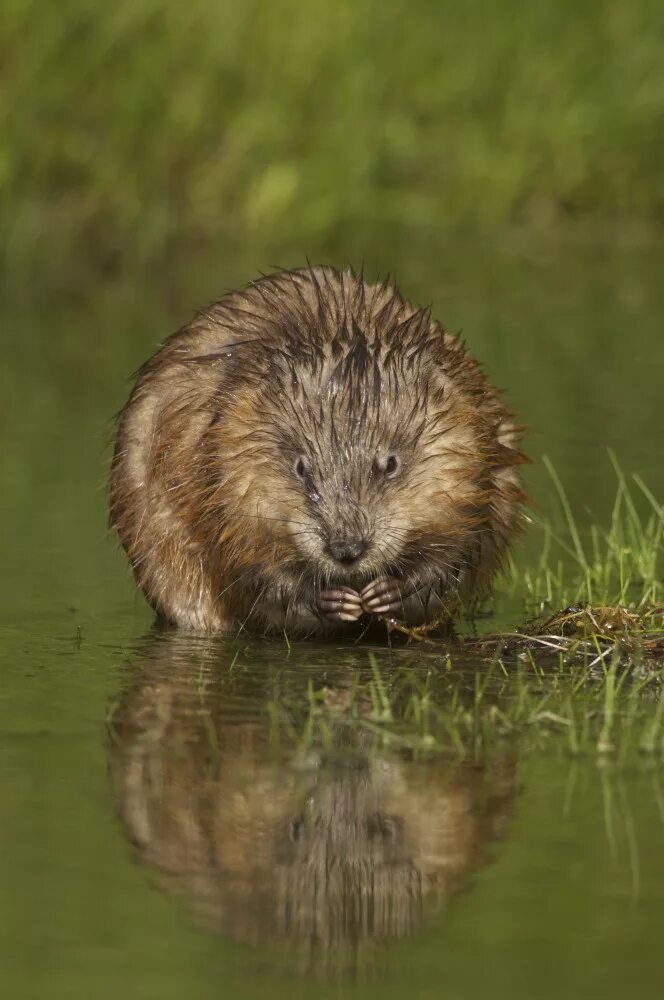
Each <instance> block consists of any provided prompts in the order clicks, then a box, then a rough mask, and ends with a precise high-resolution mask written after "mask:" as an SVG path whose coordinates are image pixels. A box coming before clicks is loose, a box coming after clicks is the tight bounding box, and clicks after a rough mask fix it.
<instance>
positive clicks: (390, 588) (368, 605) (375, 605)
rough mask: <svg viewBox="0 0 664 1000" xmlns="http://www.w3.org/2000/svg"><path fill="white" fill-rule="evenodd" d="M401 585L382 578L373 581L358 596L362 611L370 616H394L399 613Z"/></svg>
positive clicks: (398, 581) (398, 582)
mask: <svg viewBox="0 0 664 1000" xmlns="http://www.w3.org/2000/svg"><path fill="white" fill-rule="evenodd" d="M401 587H402V583H401V581H400V580H395V579H394V578H393V577H390V576H384V577H381V578H380V579H378V580H374V581H373V582H372V583H370V584H369V585H368V586H366V587H365V588H364V590H363V591H362V593H361V594H360V598H361V600H362V608H363V610H364V611H365V612H366V613H367V614H370V615H396V614H399V613H400V612H401V603H402V600H403V594H402V592H401Z"/></svg>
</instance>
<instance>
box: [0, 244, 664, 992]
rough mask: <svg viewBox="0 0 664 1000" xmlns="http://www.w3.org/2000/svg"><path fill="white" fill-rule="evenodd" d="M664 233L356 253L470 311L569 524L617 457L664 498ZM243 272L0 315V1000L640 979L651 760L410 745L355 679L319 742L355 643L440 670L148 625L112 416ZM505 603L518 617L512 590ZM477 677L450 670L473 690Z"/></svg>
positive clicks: (456, 322) (342, 692)
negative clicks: (322, 717)
mask: <svg viewBox="0 0 664 1000" xmlns="http://www.w3.org/2000/svg"><path fill="white" fill-rule="evenodd" d="M663 249H664V248H663V247H661V246H639V247H623V248H620V247H608V246H607V245H606V244H605V243H603V242H602V241H600V240H587V241H585V242H584V243H583V244H581V245H579V244H576V245H574V246H570V245H560V246H555V245H550V244H549V245H546V246H538V247H537V248H536V249H534V248H533V247H532V246H530V247H526V246H522V245H520V244H519V242H518V241H514V240H513V241H512V242H511V243H508V242H507V241H505V243H502V242H501V241H497V240H493V241H487V242H485V243H481V244H478V243H463V242H462V243H461V244H458V243H455V244H452V243H450V242H443V241H439V242H438V243H436V242H434V241H432V240H429V241H424V240H422V239H420V240H419V242H418V238H414V239H413V240H411V241H409V243H408V247H407V250H408V252H407V253H406V247H399V246H398V245H393V244H391V243H390V241H388V240H386V241H385V245H382V246H381V250H380V252H377V253H374V254H373V255H368V256H367V258H366V265H367V270H368V271H369V272H370V273H371V272H374V273H375V271H376V270H382V271H383V272H385V271H386V270H387V269H388V268H389V269H390V270H392V271H395V272H396V274H397V276H398V278H399V281H400V285H401V286H402V289H403V291H404V292H405V293H406V294H408V295H410V296H412V297H413V298H415V299H419V300H422V301H433V303H434V312H435V314H436V315H437V316H439V317H440V318H441V319H442V320H443V321H444V322H445V323H446V324H447V325H448V326H449V327H450V328H452V329H459V328H463V331H464V335H465V337H466V340H467V342H468V345H469V347H470V348H471V349H472V350H473V351H474V352H475V353H476V354H477V355H478V356H480V357H481V358H482V360H483V361H484V362H485V364H486V367H487V368H488V370H489V371H490V373H491V375H492V377H493V379H494V380H495V381H496V382H497V383H498V384H500V385H502V386H504V387H505V388H506V390H507V391H508V395H509V399H510V401H511V403H512V405H513V407H514V408H515V410H516V411H517V412H518V414H519V416H520V418H521V419H522V420H523V422H524V423H526V424H527V425H528V426H529V427H530V428H531V432H530V435H529V439H528V450H529V452H530V454H531V456H532V457H533V459H534V462H533V466H532V467H531V468H530V469H529V470H528V471H527V478H528V487H529V489H530V491H531V493H532V494H533V496H534V498H535V500H536V502H537V504H538V505H539V506H540V507H541V508H542V509H543V510H545V511H552V512H553V513H554V515H555V510H554V507H553V505H552V498H551V497H550V487H549V484H548V479H547V476H546V474H545V472H544V471H543V469H542V466H541V463H539V462H538V457H539V456H541V455H542V454H544V453H546V454H548V455H550V456H551V458H552V459H553V461H554V463H555V466H556V468H557V470H558V472H559V474H560V476H561V478H562V479H563V481H564V482H565V484H566V487H567V490H568V493H569V496H570V500H571V502H572V505H573V507H574V510H575V512H576V513H577V515H578V517H579V519H580V522H581V523H582V524H583V523H589V521H590V520H591V518H593V517H596V518H599V519H602V518H605V517H606V515H607V512H608V511H609V509H610V506H611V502H612V499H613V495H614V490H615V476H614V472H613V470H612V467H611V465H610V462H609V461H608V458H607V455H606V447H607V446H611V447H612V448H613V449H614V450H615V452H616V453H617V455H618V456H619V458H620V461H621V463H622V465H623V467H624V468H625V470H626V471H627V472H630V471H637V472H639V474H640V475H641V476H642V477H643V479H645V480H646V481H647V482H648V484H649V485H650V487H651V488H652V490H653V492H654V493H655V495H656V496H657V497H659V498H660V499H661V498H662V496H664V463H663V462H662V452H663V445H662V433H661V432H662V419H661V403H660V398H661V385H662V372H663V371H664V335H663V334H664V331H663V329H662V317H663V316H664V286H662V283H661V260H662V250H663ZM328 256H329V255H328ZM299 259H300V257H299V256H298V255H296V254H295V253H293V254H292V255H291V256H290V257H289V256H288V255H286V259H282V260H281V261H280V263H282V264H291V263H296V262H297V261H298V260H299ZM263 264H264V262H262V261H260V262H259V261H254V260H250V259H246V260H235V261H233V262H231V263H228V262H219V261H210V260H208V261H203V262H200V261H199V262H197V263H196V265H195V266H192V267H191V268H190V269H189V270H188V272H187V273H183V276H182V279H181V282H180V284H179V285H178V286H173V285H172V284H169V285H168V286H166V285H165V284H163V285H160V282H159V278H158V276H155V283H154V285H153V286H152V287H150V288H147V289H145V288H141V289H138V288H132V287H128V286H124V287H122V288H117V287H114V288H107V289H101V290H100V289H97V290H95V292H94V293H91V294H90V295H84V294H82V295H80V296H79V297H77V298H76V299H72V298H71V297H70V298H67V299H65V298H64V297H63V298H61V299H59V300H58V299H56V298H53V299H51V300H50V301H48V302H41V303H34V302H32V303H26V302H25V301H24V302H23V303H22V304H17V303H14V304H6V306H5V308H4V311H3V314H2V317H1V318H0V330H1V332H0V336H1V337H2V347H3V364H2V369H1V372H0V428H1V430H0V433H1V434H2V455H3V462H2V492H1V496H0V509H1V512H2V525H3V542H2V553H3V558H2V570H3V572H2V575H1V577H0V593H1V597H2V603H1V607H2V613H1V616H0V621H1V626H0V628H1V633H0V641H1V650H2V660H3V664H2V682H1V684H0V760H1V761H2V781H1V783H0V837H1V838H2V850H1V851H0V885H1V886H2V891H1V893H0V921H1V922H0V928H1V930H0V934H1V941H2V962H1V963H0V982H1V983H2V987H3V995H4V996H8V997H17V998H23V997H25V998H32V997H38V998H46V997H48V998H51V997H53V998H57V1000H59V998H63V1000H64V998H67V1000H69V998H76V997H86V998H87V997H90V996H95V997H102V998H103V997H107V996H108V997H109V998H110V997H115V996H117V995H118V994H121V995H125V996H127V997H131V998H134V997H136V998H142V997H145V998H148V997H155V996H159V997H167V998H168V997H174V998H175V997H192V998H194V997H208V996H217V995H219V996H236V995H237V996H240V997H243V996H245V997H256V996H263V995H266V996H267V995H271V996H284V997H285V996H293V995H295V996H298V995H309V994H310V993H311V992H312V991H314V990H315V991H316V992H317V993H318V994H319V995H321V996H328V995H329V996H332V995H334V996H339V995H344V996H346V995H349V996H350V995H353V996H355V995H357V996H367V997H369V996H379V995H380V996H381V997H391V996H395V997H396V996H402V995H403V994H404V992H405V991H409V992H410V993H413V994H415V995H417V996H439V995H446V996H450V997H459V998H466V997H469V998H470V997H473V998H474V997H485V996H487V995H498V996H505V997H523V998H530V997H532V996H542V997H549V996H550V997H558V996H563V995H564V996H570V995H571V996H583V997H594V996H598V997H599V996H602V997H613V996H615V997H618V996H620V997H622V996H623V995H624V994H625V993H626V992H628V991H629V992H630V993H631V995H634V996H637V997H650V996H653V997H654V996H659V995H660V994H661V983H662V977H663V974H664V957H663V956H662V950H661V946H660V942H659V937H660V934H659V929H660V926H661V921H662V919H663V918H664V853H663V852H662V850H661V844H662V837H663V836H664V775H662V769H661V761H660V758H653V757H648V758H639V757H638V756H637V755H635V754H626V755H622V756H621V755H619V756H618V758H617V759H613V760H608V761H601V760H598V759H597V757H596V756H595V755H593V754H589V755H586V756H582V757H579V758H573V757H571V756H570V754H569V753H568V752H567V750H566V744H565V742H564V740H562V739H560V738H558V736H557V735H556V733H555V732H553V733H552V735H551V736H550V738H549V739H547V740H539V739H536V738H534V737H532V738H529V737H526V738H524V739H521V740H519V741H518V742H514V741H511V740H504V741H499V742H498V743H496V744H495V745H492V747H491V749H490V750H489V749H486V748H482V747H479V748H477V747H476V748H473V747H470V748H468V750H467V752H465V753H459V752H457V753H450V754H443V755H438V756H436V755H432V754H430V755H426V754H424V755H418V754H413V753H411V752H410V751H406V750H405V749H403V748H400V746H399V745H398V744H389V743H386V742H385V741H383V740H382V739H381V738H380V724H379V723H376V724H374V722H372V719H373V718H374V716H375V706H372V705H371V704H369V703H365V702H364V701H363V700H362V699H360V700H359V701H358V703H357V705H356V715H355V722H356V723H357V725H348V724H347V722H344V717H343V712H342V711H341V709H340V711H339V713H338V715H337V716H335V715H334V714H333V715H332V723H331V725H330V726H329V727H328V730H327V731H326V732H325V733H324V734H323V736H324V738H323V737H322V736H321V734H320V732H314V731H312V729H311V714H310V713H308V712H307V711H306V710H305V708H306V706H307V705H308V704H310V703H311V697H312V692H314V693H315V692H317V691H320V690H322V689H323V688H326V689H328V691H329V692H330V698H331V699H332V703H333V704H334V703H335V699H336V701H337V702H338V703H339V705H341V706H342V707H343V705H344V701H345V700H347V699H348V697H349V693H348V692H349V690H350V688H351V686H352V683H353V679H354V678H356V677H361V676H364V675H365V674H366V673H367V671H369V672H370V671H371V670H372V669H373V668H372V667H371V663H370V660H369V654H370V652H373V655H374V656H375V660H374V661H373V663H374V667H377V668H378V669H379V670H380V673H381V676H382V677H383V678H387V679H388V681H389V677H390V675H391V674H392V673H393V672H394V671H398V670H410V671H412V672H413V674H414V675H416V674H417V672H418V671H420V672H424V673H425V674H426V672H427V670H433V671H435V670H440V669H443V666H442V659H440V658H438V659H437V660H436V659H435V658H434V659H431V660H427V659H426V658H425V654H418V653H413V651H412V650H389V649H374V650H373V651H371V650H368V649H363V648H356V649H353V650H347V649H342V648H337V646H335V644H332V645H329V646H326V647H320V646H315V645H313V644H306V643H301V644H294V645H293V647H292V648H291V649H290V650H289V649H288V648H287V647H286V645H285V644H284V643H283V642H281V641H274V642H266V641H260V642H257V641H254V642H252V641H250V640H249V639H247V640H246V641H243V642H242V644H240V645H238V644H229V643H228V642H224V641H219V642H214V641H213V642H210V641H201V640H195V639H187V638H183V637H178V636H172V635H169V636H159V635H157V634H154V633H152V632H151V618H150V613H149V611H148V610H147V608H146V607H145V605H144V603H143V601H142V599H141V598H140V597H139V596H138V595H137V594H136V593H135V591H134V587H133V584H132V582H131V579H130V577H129V574H128V573H127V570H126V568H125V564H124V559H123V558H122V556H121V554H120V553H118V552H117V550H116V547H115V544H114V541H113V539H112V538H110V537H109V536H108V535H107V532H106V528H105V509H104V491H103V484H104V476H105V463H106V461H107V457H108V447H107V442H108V438H109V417H110V415H111V414H112V413H113V412H114V410H116V409H117V408H118V406H120V405H121V403H122V402H123V399H124V397H125V395H126V392H127V389H128V380H127V379H128V373H129V372H130V371H131V370H133V369H134V368H135V367H136V366H137V365H138V364H139V363H140V362H141V361H142V360H143V359H144V358H145V357H146V356H147V355H148V354H149V353H150V351H151V350H152V349H153V348H154V345H155V344H156V343H157V342H158V341H159V340H160V339H161V338H162V337H163V336H164V335H165V334H166V333H168V332H169V331H170V330H172V329H174V328H175V327H176V326H177V325H178V324H179V323H181V322H183V321H184V320H186V318H187V317H188V315H189V313H190V312H191V309H192V308H193V307H194V306H196V305H198V304H200V303H201V302H204V301H207V300H209V299H210V298H213V297H214V296H215V295H216V294H218V293H219V292H220V291H222V290H223V289H224V288H225V287H228V286H232V285H233V284H235V283H236V282H238V281H241V280H244V279H246V278H248V277H249V276H251V275H252V274H253V273H254V272H255V271H256V270H258V268H259V267H260V266H262V265H263ZM537 544H538V543H537V539H536V538H535V537H534V536H531V537H529V538H527V539H526V540H525V541H524V543H523V545H522V547H521V549H520V553H519V556H518V558H519V559H520V560H521V561H523V562H524V563H525V562H527V561H528V560H529V559H532V558H533V556H534V555H536V554H537ZM498 610H499V612H500V614H501V615H502V616H503V619H508V620H510V621H511V622H512V623H516V622H518V616H519V614H520V613H521V609H520V606H519V597H518V595H517V597H516V598H513V599H512V600H511V601H510V602H507V601H503V602H502V604H501V602H500V601H499V603H498ZM477 666H478V665H477V664H473V663H472V662H471V663H469V662H465V663H464V664H463V665H459V666H455V665H454V664H453V665H452V668H451V670H452V674H454V672H455V671H456V672H457V673H458V679H459V685H460V689H463V690H466V689H467V691H468V692H469V694H468V696H469V697H471V698H472V690H473V684H474V675H475V670H476V668H477ZM480 669H481V668H480ZM386 691H387V694H386V697H387V699H388V702H389V699H390V697H391V693H390V692H391V689H390V687H389V684H388V687H387V689H386ZM517 696H518V686H517V683H516V680H515V681H514V683H513V684H512V681H511V680H510V679H509V678H508V679H507V680H506V681H505V682H504V683H503V685H502V687H501V692H500V700H501V703H502V702H504V703H505V704H508V703H509V701H510V698H516V697H517ZM575 697H577V698H578V699H579V700H582V699H584V698H585V697H586V695H585V693H584V692H583V691H580V692H578V693H577V695H576V696H575ZM619 709H620V706H619ZM654 710H655V709H654V705H653V708H652V711H654ZM644 711H645V712H646V713H647V712H648V711H650V709H649V708H648V706H647V705H646V707H645V709H644ZM335 718H336V719H337V720H338V724H337V722H335V721H334V720H335ZM365 723H366V725H365ZM377 731H378V736H377V735H376V733H377Z"/></svg>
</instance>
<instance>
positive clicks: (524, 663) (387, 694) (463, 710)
mask: <svg viewBox="0 0 664 1000" xmlns="http://www.w3.org/2000/svg"><path fill="white" fill-rule="evenodd" d="M369 658H370V662H371V671H370V672H367V674H366V675H364V676H363V677H362V678H361V679H360V680H358V679H357V677H356V678H355V681H354V683H353V684H352V686H349V687H348V688H345V689H342V690H341V691H339V689H338V688H335V687H333V686H327V685H326V684H324V683H323V684H321V685H320V686H319V687H317V688H316V687H315V686H314V685H310V687H309V692H308V697H307V698H306V699H304V700H303V699H294V700H291V699H290V698H289V697H288V689H286V690H284V691H281V692H279V693H277V692H276V691H275V692H274V695H275V696H274V697H273V699H272V700H271V701H270V702H269V704H268V713H269V716H270V720H271V726H272V729H273V741H274V743H275V745H281V744H282V743H283V742H284V741H285V743H286V744H287V745H288V746H289V747H290V748H291V749H293V748H295V749H296V750H297V751H298V752H299V753H300V754H301V756H302V758H303V759H306V758H307V756H308V755H309V754H310V753H311V752H313V751H315V750H321V751H323V752H330V751H333V750H339V749H340V748H343V747H344V746H346V745H352V746H355V747H357V746H358V745H361V746H362V747H363V748H364V751H365V752H369V753H370V752H378V751H381V752H384V751H392V752H397V753H400V754H405V755H407V756H408V757H420V756H423V757H427V756H429V755H432V754H433V755H440V754H443V755H445V756H451V757H457V758H460V759H467V758H475V759H477V760H480V759H483V758H485V757H486V756H487V755H491V754H493V753H497V752H501V751H503V752H504V751H505V750H506V749H508V748H509V747H510V746H511V747H513V748H514V749H515V750H517V749H518V751H519V752H520V753H523V752H529V751H530V752H532V751H543V750H545V749H546V750H549V751H553V752H556V753H563V754H565V755H570V756H578V755H584V754H596V755H599V756H600V757H602V758H607V759H618V760H619V761H622V760H624V759H625V758H627V757H630V756H632V755H633V754H635V753H637V752H638V753H639V754H641V755H646V756H653V755H657V756H659V755H661V754H664V689H663V688H662V685H661V679H660V678H659V677H658V676H657V675H655V674H648V675H645V676H643V677H640V678H639V679H635V678H634V677H633V676H632V675H630V673H629V672H628V671H625V670H621V669H620V667H619V665H618V663H617V662H613V663H611V664H610V665H608V666H607V667H605V668H604V669H603V670H602V671H601V673H600V674H599V675H597V674H594V673H593V672H592V671H590V670H588V669H578V670H575V671H569V670H564V669H563V670H561V671H560V672H553V673H551V672H548V671H546V672H545V671H543V670H540V669H539V668H538V666H537V664H536V662H535V661H534V660H521V661H519V662H518V664H517V665H516V667H515V668H513V669H508V668H507V666H506V665H505V663H504V662H503V661H502V660H494V661H492V662H491V663H489V664H487V665H486V666H484V667H482V668H479V667H477V666H476V667H475V670H474V672H468V671H464V670H458V669H454V668H452V669H448V668H446V667H445V666H443V664H442V663H441V662H440V661H439V660H438V659H437V658H435V657H433V658H431V660H430V661H429V663H428V665H427V666H421V667H420V666H410V665H409V666H408V667H405V668H403V669H402V668H400V667H399V666H396V667H394V666H390V667H388V668H385V667H382V668H381V667H379V665H378V660H377V659H376V657H374V656H373V655H372V654H369ZM397 662H398V661H397ZM441 667H442V669H441Z"/></svg>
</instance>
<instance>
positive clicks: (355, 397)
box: [110, 268, 523, 633]
mask: <svg viewBox="0 0 664 1000" xmlns="http://www.w3.org/2000/svg"><path fill="white" fill-rule="evenodd" d="M518 437H519V433H518V430H517V429H516V428H515V426H514V424H513V423H512V421H511V417H510V414H509V412H508V411H507V410H506V409H505V408H504V406H503V405H502V403H501V402H500V400H499V398H498V396H497V393H496V391H495V390H494V389H492V388H491V386H490V385H489V384H488V382H487V380H486V378H485V376H484V375H483V373H482V371H481V370H480V368H479V366H478V365H477V363H476V362H475V361H474V360H473V359H472V358H471V357H470V355H469V354H468V353H467V352H466V351H465V349H464V347H463V345H462V344H461V343H460V341H459V340H457V339H456V338H455V337H454V336H452V335H451V334H449V333H446V332H445V331H444V330H443V329H442V328H441V327H440V325H439V324H438V323H436V322H435V321H434V320H432V319H431V317H430V314H429V312H428V311H427V310H418V309H416V308H414V307H413V306H412V305H410V304H409V303H407V302H405V301H404V300H403V299H402V298H401V296H400V295H399V293H398V291H397V290H396V289H395V288H394V287H392V286H390V285H388V284H383V285H369V284H366V283H365V282H364V280H363V279H362V278H361V277H357V276H356V275H354V274H353V273H352V272H351V271H344V272H339V271H336V270H334V269H332V268H309V269H303V270H299V271H289V272H285V271H282V272H279V273H276V274H274V275H272V276H270V277H266V278H261V279H260V280H258V281H255V282H253V283H252V284H251V285H249V286H248V287H247V288H246V289H244V290H242V291H238V292H232V293H230V294H228V295H226V296H225V297H224V298H222V299H221V300H220V301H219V302H216V303H215V304H214V305H212V306H210V307H209V308H208V309H205V310H203V311H202V312H201V313H199V314H198V315H197V316H196V318H195V319H194V321H193V322H192V323H191V324H190V325H189V326H187V327H185V328H183V329H182V330H180V331H179V332H178V333H176V334H175V335H174V336H172V337H171V338H170V339H169V340H168V341H167V342H166V343H165V344H164V346H163V347H162V348H161V349H160V350H159V351H157V353H156V354H155V355H154V356H153V357H152V358H151V359H150V360H149V361H148V362H147V363H146V364H145V365H144V366H143V367H142V368H141V370H140V372H139V375H138V379H137V382H136V385H135V387H134V390H133V392H132V394H131V396H130V398H129V401H128V402H127V404H126V406H125V407H124V409H123V410H122V412H121V414H120V418H119V422H118V431H117V440H116V447H115V454H114V458H113V465H112V471H111V484H110V508H111V523H112V524H113V525H114V526H115V528H116V529H117V531H118V534H119V536H120V539H121V541H122V544H123V546H124V548H125V549H126V551H127V554H128V556H129V559H130V562H131V565H132V567H133V570H134V574H135V576H136V579H137V582H138V584H139V586H140V587H141V588H142V589H143V591H144V592H145V595H146V597H147V599H148V601H149V602H150V604H151V605H152V607H153V608H154V609H155V611H156V612H157V614H158V615H159V617H160V618H161V619H162V620H164V621H167V622H170V623H172V624H174V625H178V626H181V627H183V628H188V629H193V630H196V631H206V632H216V631H222V630H231V629H236V628H238V627H240V626H242V625H246V626H248V627H249V626H251V627H253V628H258V629H261V630H271V629H278V630H282V629H284V628H286V629H288V630H290V631H297V632H300V633H313V632H320V631H330V630H334V629H337V628H352V627H353V623H355V627H356V628H357V626H358V624H359V625H360V626H364V624H365V623H368V622H371V621H372V620H375V619H376V618H380V617H387V618H394V619H398V620H401V621H403V622H405V623H408V624H411V625H419V624H423V623H431V622H435V621H439V620H442V619H444V618H445V617H449V615H450V614H451V613H452V612H453V611H454V609H455V608H456V606H457V605H458V603H459V601H461V600H465V599H468V598H472V597H474V596H476V595H477V594H478V593H480V592H481V591H482V590H483V589H484V588H486V586H487V584H488V583H489V581H490V579H491V577H492V576H493V574H494V573H495V571H496V570H497V569H498V568H499V566H500V564H501V560H502V558H503V556H504V554H505V552H506V549H507V545H508V542H509V539H510V537H511V535H512V534H513V533H514V531H515V530H516V529H517V527H518V525H519V521H520V517H521V515H520V505H521V503H522V502H523V494H522V492H521V489H520V487H519V483H518V479H517V476H516V472H515V466H517V465H518V464H519V463H520V462H521V461H522V460H523V456H522V454H521V452H520V451H519V450H518V447H517V439H518ZM345 623H348V624H345Z"/></svg>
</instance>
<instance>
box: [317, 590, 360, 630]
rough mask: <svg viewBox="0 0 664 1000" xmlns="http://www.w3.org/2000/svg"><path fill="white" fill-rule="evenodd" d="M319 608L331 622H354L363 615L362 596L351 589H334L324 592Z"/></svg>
mask: <svg viewBox="0 0 664 1000" xmlns="http://www.w3.org/2000/svg"><path fill="white" fill-rule="evenodd" d="M318 608H319V610H320V612H321V614H322V615H323V616H324V617H325V618H329V619H330V620H331V621H342V622H354V621H357V619H358V618H359V617H360V615H361V614H362V602H361V600H360V595H359V594H357V593H356V592H355V591H354V590H351V589H350V587H334V588H332V589H330V590H324V591H322V593H321V595H320V598H319V601H318Z"/></svg>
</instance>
